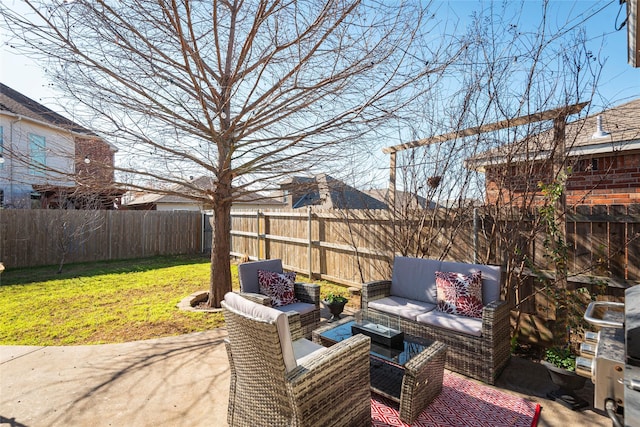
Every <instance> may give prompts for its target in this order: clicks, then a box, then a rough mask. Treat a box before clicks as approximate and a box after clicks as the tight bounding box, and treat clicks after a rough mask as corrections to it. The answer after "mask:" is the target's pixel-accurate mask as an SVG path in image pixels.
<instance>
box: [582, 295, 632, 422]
mask: <svg viewBox="0 0 640 427" xmlns="http://www.w3.org/2000/svg"><path fill="white" fill-rule="evenodd" d="M584 318H585V320H586V321H587V322H589V323H590V324H591V325H593V326H596V327H598V328H599V329H600V330H599V332H587V333H586V334H585V340H584V342H583V343H582V344H581V345H580V357H578V358H577V359H576V373H578V374H580V375H582V376H585V377H587V378H590V379H591V381H592V382H593V384H594V399H593V406H594V407H595V408H596V409H600V410H602V411H605V412H606V413H607V415H608V416H609V418H610V419H611V422H612V424H613V426H615V427H618V426H626V427H640V286H633V287H631V288H628V289H627V290H626V291H625V302H624V303H618V302H610V301H596V302H592V303H591V304H589V306H588V307H587V311H586V312H585V314H584Z"/></svg>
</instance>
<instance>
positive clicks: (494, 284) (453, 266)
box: [439, 261, 502, 305]
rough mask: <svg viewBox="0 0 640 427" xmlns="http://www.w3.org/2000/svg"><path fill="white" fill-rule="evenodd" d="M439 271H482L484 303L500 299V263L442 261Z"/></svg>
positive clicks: (465, 272)
mask: <svg viewBox="0 0 640 427" xmlns="http://www.w3.org/2000/svg"><path fill="white" fill-rule="evenodd" d="M439 271H456V272H458V273H462V274H471V273H473V272H474V271H482V303H483V304H484V305H487V304H489V303H490V302H493V301H497V300H499V299H500V290H501V289H500V283H501V274H502V268H501V267H500V266H499V265H487V264H466V263H462V262H452V261H442V264H441V265H440V269H439Z"/></svg>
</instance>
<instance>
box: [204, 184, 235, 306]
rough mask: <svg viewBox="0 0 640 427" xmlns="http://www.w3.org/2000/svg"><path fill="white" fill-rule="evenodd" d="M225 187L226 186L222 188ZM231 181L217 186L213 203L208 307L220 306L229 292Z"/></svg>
mask: <svg viewBox="0 0 640 427" xmlns="http://www.w3.org/2000/svg"><path fill="white" fill-rule="evenodd" d="M222 187H226V188H222ZM230 193H231V183H230V182H229V183H228V184H227V185H223V184H220V185H218V186H217V188H216V190H215V194H214V197H213V198H214V203H213V237H212V245H211V277H210V279H209V301H208V303H207V304H208V305H209V307H220V301H222V300H223V299H224V295H225V294H226V293H227V292H231V260H230V252H231V223H230V221H231V198H230V197H225V195H227V194H230Z"/></svg>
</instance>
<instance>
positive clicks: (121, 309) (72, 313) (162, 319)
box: [0, 256, 344, 345]
mask: <svg viewBox="0 0 640 427" xmlns="http://www.w3.org/2000/svg"><path fill="white" fill-rule="evenodd" d="M56 270H57V267H56V266H49V267H37V268H24V269H15V270H6V271H5V272H4V273H3V274H2V276H1V277H0V280H1V281H2V282H1V283H2V286H0V319H1V321H0V345H79V344H103V343H117V342H127V341H135V340H142V339H149V338H159V337H164V336H170V335H179V334H184V333H189V332H197V331H205V330H208V329H212V328H216V327H219V326H221V325H223V323H224V319H223V316H222V313H194V312H186V311H182V310H178V309H177V308H176V304H177V303H178V302H180V300H182V299H183V298H184V297H186V296H188V295H190V294H192V293H194V292H196V291H200V290H206V289H208V288H209V274H210V268H209V260H208V259H207V258H205V257H185V256H174V257H157V258H147V259H138V260H127V261H113V262H101V263H90V264H69V265H66V266H65V268H64V271H63V272H62V273H61V274H56ZM231 272H232V277H233V287H234V289H238V286H239V285H238V278H237V266H235V265H232V267H231ZM299 280H300V281H306V278H305V277H300V278H299ZM321 285H322V294H323V295H324V294H325V293H326V292H329V291H334V292H335V291H336V290H338V291H340V290H343V289H344V288H342V287H340V286H337V285H332V284H329V283H326V282H322V283H321Z"/></svg>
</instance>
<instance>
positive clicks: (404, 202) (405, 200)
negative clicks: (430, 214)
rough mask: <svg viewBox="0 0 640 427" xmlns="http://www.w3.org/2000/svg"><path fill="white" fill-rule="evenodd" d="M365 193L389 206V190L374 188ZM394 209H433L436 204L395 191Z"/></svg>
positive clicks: (407, 193) (414, 195)
mask: <svg viewBox="0 0 640 427" xmlns="http://www.w3.org/2000/svg"><path fill="white" fill-rule="evenodd" d="M365 193H367V194H368V195H370V196H371V197H375V198H376V199H378V200H380V201H381V202H383V203H386V204H387V205H388V204H389V189H388V188H375V189H371V190H366V191H365ZM395 198H396V207H400V206H406V207H409V208H411V209H415V208H421V209H427V208H428V209H435V208H437V207H438V204H437V203H435V202H434V201H432V200H427V199H425V198H424V197H422V196H418V195H416V194H412V193H409V192H406V191H396V197H395Z"/></svg>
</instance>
